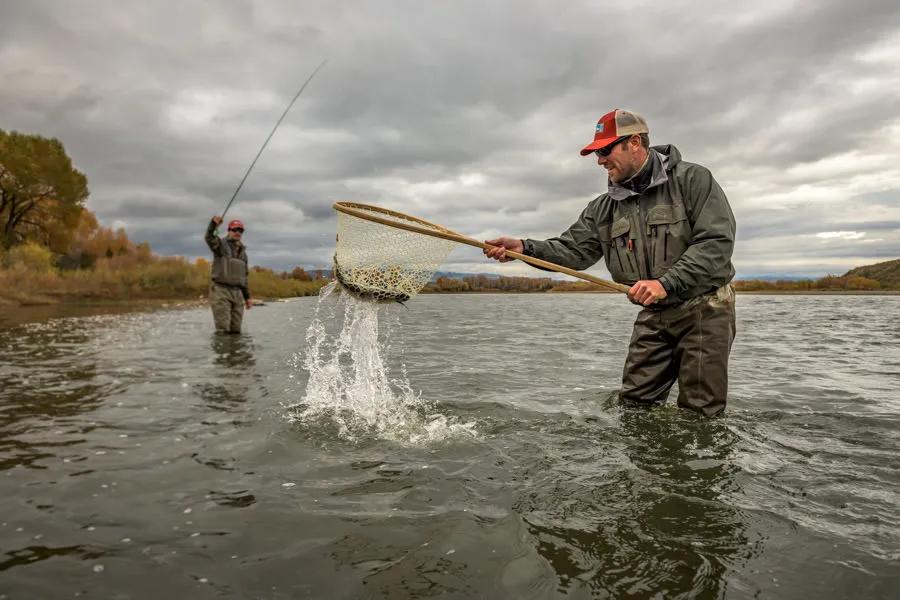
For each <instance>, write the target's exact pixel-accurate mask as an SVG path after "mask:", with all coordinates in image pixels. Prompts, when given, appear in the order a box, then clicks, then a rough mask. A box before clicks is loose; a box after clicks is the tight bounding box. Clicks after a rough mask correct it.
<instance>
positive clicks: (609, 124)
mask: <svg viewBox="0 0 900 600" xmlns="http://www.w3.org/2000/svg"><path fill="white" fill-rule="evenodd" d="M636 133H650V128H649V127H647V121H645V120H644V117H642V116H641V115H639V114H637V113H636V112H632V111H630V110H620V109H618V108H617V109H615V110H611V111H610V112H608V113H606V114H605V115H603V116H602V117H600V120H599V121H597V127H596V129H595V130H594V141H593V142H591V143H590V144H588V145H587V146H585V147H584V148H582V149H581V155H582V156H587V155H588V154H590V153H591V152H593V151H594V150H599V149H600V148H603V147H604V146H608V145H609V144H612V143H613V142H614V141H616V140H617V139H619V138H620V137H622V136H626V135H634V134H636Z"/></svg>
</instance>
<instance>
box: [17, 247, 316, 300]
mask: <svg viewBox="0 0 900 600" xmlns="http://www.w3.org/2000/svg"><path fill="white" fill-rule="evenodd" d="M209 269H210V267H209V262H208V261H206V260H203V259H199V260H197V261H195V262H190V261H187V260H185V259H183V258H181V257H160V256H155V255H153V254H151V253H150V252H149V249H148V250H147V251H146V252H140V251H138V252H131V253H127V254H121V255H114V256H109V257H104V258H101V259H98V260H96V262H94V264H93V265H92V266H91V267H90V268H79V269H60V268H58V267H57V266H55V264H54V257H53V255H52V254H50V252H49V251H47V250H45V249H43V248H42V247H40V246H36V245H31V244H26V245H22V246H18V247H16V248H14V249H13V250H12V251H10V252H7V253H3V254H2V255H0V305H4V306H8V307H9V306H30V305H42V304H55V303H59V302H96V301H126V300H128V301H131V300H152V299H166V300H196V299H202V298H205V297H206V296H207V294H208V292H209ZM326 283H327V280H326V279H311V280H301V279H296V278H293V277H291V276H289V275H288V274H285V273H276V272H274V271H272V270H270V269H262V268H259V267H254V268H253V269H251V271H250V290H251V293H252V295H253V297H254V298H258V299H269V298H288V297H295V296H311V295H315V294H317V293H318V291H319V289H320V288H321V287H322V286H323V285H325V284H326Z"/></svg>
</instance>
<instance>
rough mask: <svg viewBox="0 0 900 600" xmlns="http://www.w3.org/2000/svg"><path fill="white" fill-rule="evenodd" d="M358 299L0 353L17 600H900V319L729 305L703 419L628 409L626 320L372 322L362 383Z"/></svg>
mask: <svg viewBox="0 0 900 600" xmlns="http://www.w3.org/2000/svg"><path fill="white" fill-rule="evenodd" d="M334 296H337V295H336V294H335V295H334ZM329 303H331V304H329ZM339 303H340V299H335V298H326V299H324V300H323V301H322V303H321V304H320V303H319V300H318V299H317V298H303V299H298V300H296V301H294V302H290V303H275V304H270V305H268V306H265V307H258V308H255V309H254V310H252V311H251V312H250V313H249V314H248V315H247V316H246V319H245V324H246V327H245V333H244V334H243V335H241V336H231V337H229V336H224V337H223V336H217V335H215V334H213V333H212V317H211V315H210V314H209V312H208V310H206V309H201V308H180V309H169V310H160V311H156V312H132V313H128V314H104V315H93V316H74V317H68V318H55V319H50V320H43V321H40V322H32V323H25V324H17V325H12V326H7V327H6V328H5V329H3V330H2V331H0V333H2V338H0V599H2V600H7V599H14V598H28V599H33V598H73V597H81V598H192V599H193V598H327V599H333V598H334V599H337V598H431V597H441V598H485V599H492V600H493V599H500V598H515V599H519V598H559V597H571V598H897V597H900V569H898V565H900V515H898V508H897V507H898V505H900V488H898V483H900V471H898V447H900V444H898V442H900V433H898V432H900V325H898V323H900V318H898V317H900V297H897V296H879V297H871V296H747V295H743V296H739V298H738V337H737V340H736V342H735V347H734V352H733V355H732V368H731V392H730V398H729V406H728V409H727V412H726V416H725V417H724V418H719V419H715V420H712V421H708V420H704V419H702V418H700V417H697V416H696V415H693V414H689V413H687V412H685V411H682V410H679V409H677V408H676V407H674V398H675V392H674V391H673V394H672V397H671V399H670V402H669V404H668V405H667V406H665V407H662V408H657V409H653V410H640V409H633V408H623V407H621V406H619V405H618V403H617V402H616V400H615V393H616V389H617V386H618V382H619V379H620V376H621V369H622V364H623V361H624V356H625V351H626V347H627V342H628V337H629V335H630V329H631V322H632V320H633V317H634V314H635V313H636V310H637V309H636V308H635V307H633V306H631V305H630V304H629V303H627V302H626V301H624V299H623V298H622V297H620V296H617V295H605V294H597V295H588V294H585V295H580V294H560V295H551V294H541V295H538V294H531V295H438V296H420V297H417V298H415V299H413V300H412V301H410V302H409V303H408V309H405V308H403V307H401V306H399V305H394V306H383V307H381V308H380V309H379V311H378V315H377V316H378V319H377V322H376V323H374V325H377V327H378V335H379V338H378V340H379V341H378V344H377V347H374V348H369V349H368V350H367V351H366V352H368V354H366V355H365V356H366V357H367V359H366V360H367V361H368V362H367V364H366V365H364V367H365V368H360V366H359V365H354V364H352V363H353V360H354V356H355V355H353V354H352V353H348V351H347V348H344V352H343V353H342V352H338V351H337V350H335V347H336V346H334V343H336V342H334V340H335V339H336V338H335V337H334V336H336V335H337V332H338V331H339V330H340V326H339V323H338V322H339V321H340V320H341V318H342V316H344V317H346V313H342V309H341V308H340V304H339ZM317 311H318V312H317ZM316 323H317V324H318V327H319V329H318V330H316V329H315V327H313V328H311V327H310V325H311V324H316ZM363 325H365V326H373V323H372V322H371V320H370V321H367V322H361V325H358V326H359V327H362V326H363ZM332 329H333V330H334V331H331V330H332ZM355 331H356V333H355V334H354V335H357V336H364V335H366V334H365V332H363V331H362V330H355ZM351 338H352V336H350V338H348V339H349V343H350V344H351V345H352V344H353V343H354V340H353V339H351ZM329 344H332V345H331V346H329ZM338 345H339V344H338ZM373 352H374V354H373ZM360 356H361V355H359V356H356V360H359V358H360ZM373 356H374V359H373ZM329 369H331V370H330V371H329ZM341 369H345V370H346V369H356V371H355V373H356V375H354V377H357V378H359V377H362V378H363V379H365V380H366V381H367V382H368V384H372V382H373V381H375V380H377V381H375V383H377V384H378V385H380V386H382V387H381V389H382V391H384V389H383V388H384V386H385V385H387V386H389V387H390V388H391V389H392V390H394V392H395V393H394V394H393V395H391V394H388V395H387V396H385V397H379V398H378V400H377V402H375V401H372V402H369V404H368V405H367V406H368V408H367V409H365V410H369V411H374V412H370V413H367V414H366V415H363V417H364V418H362V419H357V420H355V421H354V411H363V412H365V411H364V410H363V408H362V407H363V405H366V401H367V398H366V394H364V393H360V389H361V388H359V387H356V388H354V390H355V391H354V393H353V394H350V393H349V392H348V393H347V394H345V396H347V397H350V396H354V394H355V396H354V397H355V401H354V402H356V404H349V405H345V406H342V407H335V410H333V411H329V410H328V407H327V406H324V405H325V404H327V403H328V402H329V401H330V400H328V398H332V399H334V398H337V396H338V395H340V394H337V395H335V394H334V392H335V389H334V387H333V386H332V387H330V388H329V384H328V382H329V381H331V382H332V383H333V382H334V381H336V380H338V381H339V380H340V378H341V374H340V370H341ZM311 373H312V374H313V379H314V381H313V382H310V376H311ZM329 373H330V375H329ZM327 376H330V377H331V379H328V377H327ZM346 377H349V375H347V376H346ZM335 378H336V379H335ZM366 378H368V379H366ZM373 378H374V379H373ZM344 383H345V384H348V382H347V381H344ZM350 383H352V382H350ZM357 383H358V381H357ZM368 384H367V385H368ZM329 390H330V391H329ZM338 391H340V390H338ZM344 391H345V392H346V391H347V390H346V389H345V390H344ZM329 393H331V394H332V395H331V396H329V395H328V394H329ZM333 401H335V402H336V401H337V400H333ZM391 403H394V404H391ZM385 406H395V408H396V410H394V409H392V410H394V412H391V414H382V413H379V412H378V411H379V407H382V408H383V407H385ZM382 412H383V411H382ZM373 415H374V416H373ZM367 419H368V420H367ZM367 423H368V425H367ZM373 423H374V424H373Z"/></svg>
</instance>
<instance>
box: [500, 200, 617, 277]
mask: <svg viewBox="0 0 900 600" xmlns="http://www.w3.org/2000/svg"><path fill="white" fill-rule="evenodd" d="M594 212H595V207H594V203H593V202H592V203H591V204H589V205H588V206H587V208H585V209H584V210H583V211H582V213H581V216H580V217H578V220H577V221H576V222H575V223H573V224H572V226H571V227H569V228H568V229H567V230H566V231H565V232H564V233H562V234H561V235H560V236H558V237H555V238H551V239H549V240H543V241H542V240H530V239H525V240H519V239H517V238H497V239H496V240H487V243H488V244H492V245H502V246H505V248H506V249H507V250H512V251H514V252H519V253H521V254H527V255H529V256H534V257H535V258H540V259H542V260H546V261H550V262H554V263H556V264H558V265H562V266H564V267H569V268H570V269H576V270H579V271H580V270H583V269H587V268H588V267H590V266H591V265H593V264H594V263H596V262H597V261H598V260H600V259H601V258H602V257H603V247H602V246H601V245H600V239H599V238H598V237H597V225H596V223H595V216H594ZM485 254H487V255H488V256H490V257H491V258H497V259H505V253H499V252H493V251H488V252H485ZM504 262H505V261H504ZM536 268H538V269H541V267H536ZM542 270H545V271H546V270H548V269H542Z"/></svg>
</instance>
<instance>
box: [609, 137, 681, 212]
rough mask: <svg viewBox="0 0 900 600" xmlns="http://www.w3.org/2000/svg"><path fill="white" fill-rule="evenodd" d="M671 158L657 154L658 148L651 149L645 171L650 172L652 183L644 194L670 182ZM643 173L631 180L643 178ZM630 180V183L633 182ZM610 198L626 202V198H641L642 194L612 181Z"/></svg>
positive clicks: (645, 189) (610, 183)
mask: <svg viewBox="0 0 900 600" xmlns="http://www.w3.org/2000/svg"><path fill="white" fill-rule="evenodd" d="M669 162H670V161H669V157H668V156H667V155H665V154H661V153H659V152H657V150H656V148H650V156H649V158H648V160H647V165H646V166H645V167H644V169H649V170H650V173H651V174H650V183H649V184H648V185H647V187H646V188H644V190H643V191H644V192H646V191H647V190H649V189H652V188H655V187H657V186H660V185H662V184H664V183H665V182H667V181H668V180H669V175H668V173H667V171H668V170H669ZM641 176H642V173H638V174H637V175H635V176H634V177H632V178H631V180H633V179H635V178H638V177H641ZM631 180H629V181H631ZM608 185H609V191H608V192H607V193H608V194H609V197H610V198H612V199H613V200H625V199H626V198H631V197H632V196H640V195H641V193H642V192H637V191H635V190H632V189H630V188H628V187H625V186H623V185H619V184H617V183H613V182H612V181H610V182H609V183H608Z"/></svg>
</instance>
